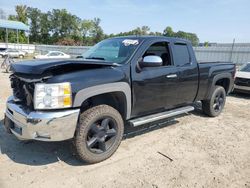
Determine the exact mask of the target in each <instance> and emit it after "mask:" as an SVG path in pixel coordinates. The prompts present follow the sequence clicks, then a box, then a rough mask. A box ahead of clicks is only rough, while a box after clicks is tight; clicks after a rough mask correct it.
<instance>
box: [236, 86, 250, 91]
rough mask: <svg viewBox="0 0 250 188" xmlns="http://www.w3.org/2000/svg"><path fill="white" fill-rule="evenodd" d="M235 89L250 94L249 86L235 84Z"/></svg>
mask: <svg viewBox="0 0 250 188" xmlns="http://www.w3.org/2000/svg"><path fill="white" fill-rule="evenodd" d="M234 89H237V90H244V91H249V92H250V87H248V86H240V85H236V84H234Z"/></svg>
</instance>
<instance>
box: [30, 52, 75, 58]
mask: <svg viewBox="0 0 250 188" xmlns="http://www.w3.org/2000/svg"><path fill="white" fill-rule="evenodd" d="M68 58H70V55H68V54H65V53H63V52H60V51H49V53H47V54H45V55H36V56H35V57H34V59H68Z"/></svg>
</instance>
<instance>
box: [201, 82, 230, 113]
mask: <svg viewBox="0 0 250 188" xmlns="http://www.w3.org/2000/svg"><path fill="white" fill-rule="evenodd" d="M225 102H226V91H225V89H224V88H223V87H221V86H215V87H214V89H213V92H212V96H211V98H210V99H209V100H204V101H202V109H203V111H204V113H205V114H207V115H208V116H211V117H216V116H218V115H219V114H220V113H221V112H222V110H223V108H224V106H225Z"/></svg>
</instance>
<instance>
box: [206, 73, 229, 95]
mask: <svg viewBox="0 0 250 188" xmlns="http://www.w3.org/2000/svg"><path fill="white" fill-rule="evenodd" d="M223 78H228V79H229V87H228V93H229V92H230V91H231V90H232V88H233V83H234V81H233V78H232V74H231V73H221V74H218V75H216V76H214V77H213V79H212V82H211V84H210V86H209V89H208V91H209V92H208V93H207V96H206V99H209V98H210V96H211V95H212V88H213V87H214V86H215V83H216V82H217V81H218V80H220V79H223ZM228 93H227V94H228Z"/></svg>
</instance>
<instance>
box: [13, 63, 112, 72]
mask: <svg viewBox="0 0 250 188" xmlns="http://www.w3.org/2000/svg"><path fill="white" fill-rule="evenodd" d="M116 65H117V64H115V63H112V62H106V61H98V60H91V61H88V60H83V59H80V60H78V59H66V60H62V59H60V60H59V59H58V60H55V59H53V60H52V59H46V60H30V61H20V62H16V63H13V64H12V65H11V68H12V71H13V72H14V73H22V74H33V75H34V74H39V75H40V74H43V73H45V72H47V71H55V72H56V70H57V69H61V70H62V69H65V70H66V69H69V68H71V69H72V68H74V69H75V70H81V69H94V68H101V67H106V66H116Z"/></svg>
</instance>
